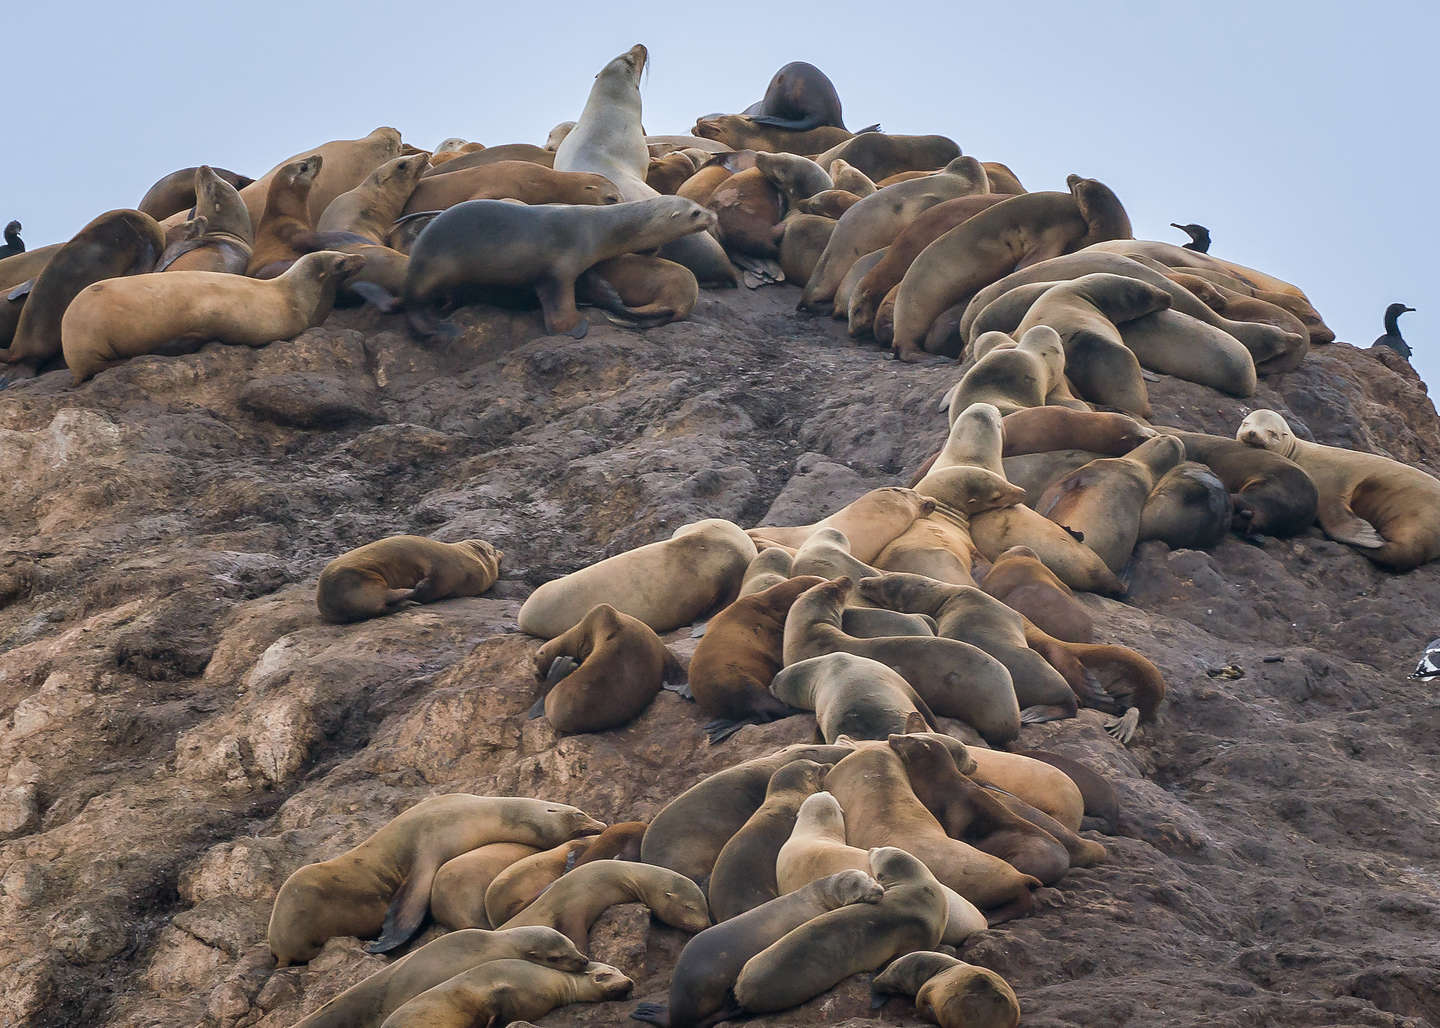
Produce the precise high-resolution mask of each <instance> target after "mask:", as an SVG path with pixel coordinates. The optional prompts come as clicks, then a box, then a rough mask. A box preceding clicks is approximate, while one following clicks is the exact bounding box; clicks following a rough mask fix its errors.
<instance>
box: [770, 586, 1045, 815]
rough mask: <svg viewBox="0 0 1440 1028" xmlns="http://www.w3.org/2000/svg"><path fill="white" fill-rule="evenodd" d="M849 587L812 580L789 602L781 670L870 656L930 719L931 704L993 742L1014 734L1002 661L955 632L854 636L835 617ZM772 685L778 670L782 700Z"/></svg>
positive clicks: (1014, 714) (1013, 708)
mask: <svg viewBox="0 0 1440 1028" xmlns="http://www.w3.org/2000/svg"><path fill="white" fill-rule="evenodd" d="M850 587H851V582H850V579H848V578H838V579H836V580H835V581H833V582H826V583H824V584H822V585H817V586H814V587H812V588H811V589H809V590H808V591H806V592H805V593H803V594H801V596H800V597H799V599H797V600H796V601H795V603H794V604H793V605H792V606H791V608H790V613H789V615H787V616H786V618H785V649H784V655H785V666H786V669H787V671H788V670H789V668H790V666H791V665H792V664H797V663H799V662H800V661H804V660H808V659H809V658H812V657H818V656H823V655H825V654H833V653H850V654H854V655H855V656H857V657H868V658H870V659H871V660H877V661H879V662H880V663H881V664H884V665H886V666H887V667H889V668H891V669H892V670H894V671H896V672H898V673H899V675H900V677H901V678H902V679H903V680H904V681H905V682H907V683H908V684H909V685H910V686H912V687H913V689H914V692H915V694H917V695H918V696H920V697H921V698H923V699H924V701H925V703H926V704H928V705H929V710H925V709H923V708H922V709H921V713H922V714H923V715H924V716H925V720H926V721H928V722H929V723H931V724H934V723H935V721H934V718H933V717H932V716H930V713H929V711H934V713H936V714H941V715H943V716H945V717H953V718H958V719H960V720H962V721H965V722H966V723H968V724H969V725H971V726H972V727H973V728H974V729H975V730H976V731H977V732H979V733H980V734H981V736H983V737H984V738H985V739H986V741H988V742H991V743H994V744H1000V743H1004V742H1007V741H1009V740H1010V739H1013V738H1015V737H1016V736H1017V735H1019V734H1020V708H1019V705H1018V704H1017V702H1016V699H1015V689H1014V686H1013V685H1012V684H1011V681H1010V673H1009V672H1008V671H1006V670H1005V667H1004V665H1003V664H1001V663H1000V662H999V661H997V660H996V659H995V658H994V657H991V656H990V655H989V654H988V653H985V652H984V651H983V650H981V649H980V648H979V647H976V646H972V645H970V644H969V643H963V642H958V641H956V640H954V639H941V638H936V639H925V638H917V637H913V636H895V637H891V638H887V639H857V638H855V637H854V636H850V635H846V634H845V632H844V630H843V629H842V628H841V627H840V623H841V611H842V610H843V609H844V605H845V595H846V593H848V592H849V591H850ZM781 674H782V675H784V674H785V672H782V673H781ZM796 674H797V675H800V674H802V672H796ZM802 680H803V679H802ZM777 684H779V676H777V681H776V682H775V683H772V684H771V690H772V691H773V692H775V694H776V695H777V696H781V698H782V699H783V698H784V696H782V695H781V692H780V691H779V690H778V689H777V688H776V686H777ZM841 805H842V806H844V800H843V798H842V799H841Z"/></svg>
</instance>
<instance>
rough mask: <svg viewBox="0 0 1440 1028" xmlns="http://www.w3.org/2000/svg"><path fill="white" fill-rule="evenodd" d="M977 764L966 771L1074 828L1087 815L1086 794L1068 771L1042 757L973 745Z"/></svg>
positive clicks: (1073, 830)
mask: <svg viewBox="0 0 1440 1028" xmlns="http://www.w3.org/2000/svg"><path fill="white" fill-rule="evenodd" d="M968 753H969V756H970V759H971V760H973V761H974V763H975V768H974V770H971V771H966V772H964V773H965V774H968V775H969V776H970V777H971V778H972V779H974V780H975V781H977V782H979V783H980V784H981V785H993V786H995V787H996V788H999V789H1004V790H1005V791H1006V792H1008V793H1011V794H1012V795H1015V796H1018V797H1020V798H1021V799H1022V800H1024V801H1025V802H1026V803H1028V804H1030V805H1031V806H1032V807H1035V808H1036V809H1037V810H1042V811H1044V812H1045V813H1046V814H1049V815H1050V816H1051V817H1053V818H1054V819H1055V820H1056V821H1059V822H1060V823H1061V824H1062V825H1064V826H1065V827H1066V828H1068V829H1070V831H1072V832H1078V831H1079V830H1080V822H1081V821H1082V820H1084V817H1085V797H1084V796H1082V795H1081V793H1080V789H1079V787H1078V786H1076V784H1075V783H1074V782H1073V781H1072V780H1071V779H1070V777H1069V776H1068V775H1066V774H1065V772H1063V771H1061V770H1060V769H1059V768H1057V767H1053V766H1052V765H1050V764H1047V763H1045V762H1043V761H1039V760H1034V759H1032V758H1030V757H1022V756H1020V755H1019V754H1018V753H1007V752H1005V751H1004V750H987V749H981V748H980V747H978V746H972V747H970V749H969V751H968Z"/></svg>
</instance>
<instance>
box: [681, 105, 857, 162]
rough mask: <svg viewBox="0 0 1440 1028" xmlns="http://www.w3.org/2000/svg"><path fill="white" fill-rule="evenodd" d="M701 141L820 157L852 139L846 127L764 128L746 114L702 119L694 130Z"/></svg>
mask: <svg viewBox="0 0 1440 1028" xmlns="http://www.w3.org/2000/svg"><path fill="white" fill-rule="evenodd" d="M690 131H691V132H692V133H694V134H695V135H697V136H699V137H700V138H701V139H713V140H715V141H716V142H717V143H724V144H725V145H726V146H728V147H730V148H731V149H732V150H764V151H767V152H769V153H793V154H799V155H802V156H804V155H807V154H817V153H820V152H821V151H822V150H826V149H828V148H830V147H833V146H835V145H836V144H837V143H841V142H843V141H844V140H846V139H849V138H850V137H851V134H850V133H849V132H847V131H845V130H844V129H842V128H836V127H835V126H833V125H821V126H818V127H816V128H812V129H806V130H804V131H803V132H794V131H791V130H790V129H783V128H775V127H774V126H770V125H762V124H760V123H758V122H756V121H754V120H753V119H752V118H750V117H748V116H747V115H744V114H716V115H712V116H710V117H708V118H701V119H700V120H698V121H697V122H695V127H694V128H692V129H691V130H690Z"/></svg>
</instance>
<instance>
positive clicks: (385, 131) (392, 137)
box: [365, 125, 404, 157]
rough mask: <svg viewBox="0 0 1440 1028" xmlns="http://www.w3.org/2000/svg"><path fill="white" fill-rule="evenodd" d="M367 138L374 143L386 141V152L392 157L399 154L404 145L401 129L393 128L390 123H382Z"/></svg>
mask: <svg viewBox="0 0 1440 1028" xmlns="http://www.w3.org/2000/svg"><path fill="white" fill-rule="evenodd" d="M365 138H366V139H368V140H370V142H372V143H384V144H385V151H386V154H387V155H388V156H390V157H394V156H395V155H396V154H398V153H399V152H400V148H401V147H402V146H403V145H404V143H403V141H402V140H401V138H400V130H399V129H397V128H391V127H390V126H389V125H381V126H380V127H379V128H377V129H375V130H374V131H372V132H371V133H370V134H369V135H368V136H366V137H365Z"/></svg>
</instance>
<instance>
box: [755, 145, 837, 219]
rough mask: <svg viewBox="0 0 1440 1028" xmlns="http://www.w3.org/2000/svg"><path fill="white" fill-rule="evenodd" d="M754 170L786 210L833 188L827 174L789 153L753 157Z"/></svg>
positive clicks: (806, 158)
mask: <svg viewBox="0 0 1440 1028" xmlns="http://www.w3.org/2000/svg"><path fill="white" fill-rule="evenodd" d="M755 167H756V168H757V169H758V170H759V171H760V173H761V174H762V175H764V176H765V178H766V179H768V180H769V182H770V184H771V185H773V186H774V187H775V188H776V189H778V190H779V191H780V193H781V195H782V196H784V197H785V203H786V205H787V206H788V207H794V206H795V205H796V204H798V203H799V202H800V201H801V200H806V199H809V198H810V197H812V196H814V195H815V194H816V193H822V192H824V191H826V190H828V189H834V188H835V182H834V180H833V179H831V178H830V175H829V173H828V172H827V171H826V170H825V169H824V168H822V167H820V165H818V164H816V163H815V162H814V161H812V160H811V159H810V158H808V157H799V156H797V155H795V154H789V153H756V155H755Z"/></svg>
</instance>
